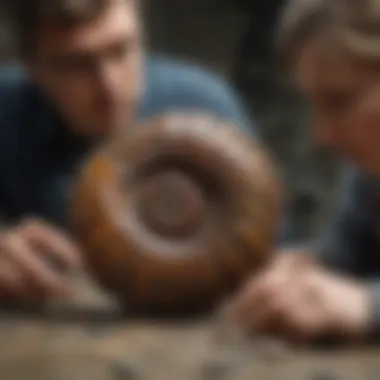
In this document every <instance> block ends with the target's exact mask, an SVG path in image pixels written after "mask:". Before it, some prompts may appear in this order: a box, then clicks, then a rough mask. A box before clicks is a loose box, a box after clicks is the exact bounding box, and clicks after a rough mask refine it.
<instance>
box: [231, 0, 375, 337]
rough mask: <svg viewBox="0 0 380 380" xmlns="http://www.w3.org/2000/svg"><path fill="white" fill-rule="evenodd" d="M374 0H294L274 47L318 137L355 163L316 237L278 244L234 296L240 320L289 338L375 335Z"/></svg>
mask: <svg viewBox="0 0 380 380" xmlns="http://www.w3.org/2000/svg"><path fill="white" fill-rule="evenodd" d="M378 4H379V3H378V2H377V1H362V2H360V3H359V2H352V1H349V0H347V1H346V0H342V1H331V0H312V1H307V0H292V1H288V2H287V5H286V7H285V12H284V14H283V16H282V18H281V22H280V32H279V47H280V49H281V55H282V57H283V58H284V61H283V63H284V66H285V67H287V68H288V69H289V74H290V78H291V79H292V81H293V83H294V85H295V87H296V89H297V90H298V91H299V92H300V94H302V95H303V96H304V98H305V100H306V103H307V105H308V106H309V107H310V111H311V115H312V116H313V121H314V132H315V136H316V140H317V141H318V142H319V143H321V144H323V145H324V146H326V147H329V148H332V149H334V150H335V151H336V152H337V153H339V154H340V155H341V156H342V157H344V158H345V159H346V160H347V162H348V163H350V165H351V167H352V170H349V171H348V172H347V175H346V176H345V177H346V178H344V181H343V192H342V194H341V209H340V210H339V211H340V212H339V213H338V215H337V216H338V217H337V218H336V220H333V223H332V226H331V228H330V232H329V233H328V236H327V238H326V239H322V241H321V243H319V244H318V245H316V246H313V247H312V246H310V247H304V248H302V249H301V248H296V249H285V250H281V251H280V254H279V255H277V256H276V258H275V259H274V260H273V263H271V265H269V266H268V268H267V270H265V271H263V272H262V273H260V274H259V275H258V276H254V277H253V278H252V279H251V280H250V281H249V282H248V283H247V285H246V287H245V288H244V289H243V290H242V291H241V293H240V294H239V295H238V296H237V299H235V300H234V302H233V304H232V305H231V310H232V315H233V317H234V319H236V320H237V321H238V323H239V324H241V325H242V326H243V327H244V328H245V329H249V330H251V331H253V332H255V333H259V334H261V333H274V334H279V335H282V336H284V337H285V338H288V339H301V340H314V339H319V338H327V337H328V338H335V339H339V340H349V341H351V342H352V341H353V342H357V341H363V340H372V339H378V338H379V337H380V275H379V274H380V257H379V251H380V229H379V215H380V209H379V207H380V193H379V190H380V186H379V185H380V182H379V173H380V154H379V152H380V150H379V141H380V134H379V131H380V129H379V125H380V86H379V78H380V76H379V74H380V65H379V58H380V55H379V49H378V46H379V42H380V33H379V29H376V28H374V26H375V25H376V26H378V25H379V22H380V13H379V12H376V9H378V8H376V7H377V6H378Z"/></svg>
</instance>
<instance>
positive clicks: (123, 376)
mask: <svg viewBox="0 0 380 380" xmlns="http://www.w3.org/2000/svg"><path fill="white" fill-rule="evenodd" d="M111 372H112V379H113V380H139V378H140V376H139V375H138V371H137V369H136V368H135V367H134V366H133V365H132V364H131V363H128V362H125V361H117V362H115V363H113V364H112V365H111Z"/></svg>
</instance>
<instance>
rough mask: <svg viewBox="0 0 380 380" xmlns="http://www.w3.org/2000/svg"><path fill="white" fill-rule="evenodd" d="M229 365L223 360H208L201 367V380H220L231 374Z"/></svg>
mask: <svg viewBox="0 0 380 380" xmlns="http://www.w3.org/2000/svg"><path fill="white" fill-rule="evenodd" d="M231 369H232V366H231V363H229V362H228V361H224V360H210V361H207V362H206V363H204V364H203V365H202V369H201V379H202V380H221V379H225V378H226V376H227V375H228V374H229V373H230V372H231Z"/></svg>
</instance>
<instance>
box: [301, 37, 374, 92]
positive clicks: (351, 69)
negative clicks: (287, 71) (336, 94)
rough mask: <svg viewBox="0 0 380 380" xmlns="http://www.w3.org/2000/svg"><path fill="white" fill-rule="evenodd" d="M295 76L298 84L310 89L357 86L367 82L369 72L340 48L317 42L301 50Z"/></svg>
mask: <svg viewBox="0 0 380 380" xmlns="http://www.w3.org/2000/svg"><path fill="white" fill-rule="evenodd" d="M294 74H295V78H296V81H297V83H298V84H299V85H300V86H301V87H303V88H305V87H306V88H308V87H310V86H312V87H315V86H319V87H320V86H324V85H329V86H332V85H334V84H335V85H346V86H347V85H350V84H355V83H357V82H358V81H365V80H366V77H367V75H368V72H367V70H365V69H364V66H362V65H360V64H359V63H358V62H357V61H356V60H355V59H353V58H352V57H350V56H349V54H346V53H344V51H342V50H340V49H339V48H338V47H336V48H334V46H333V45H332V44H331V45H329V44H327V43H323V42H322V41H318V40H316V41H313V42H310V43H308V44H307V45H305V46H304V47H303V48H302V49H301V50H300V52H299V54H298V55H297V59H296V60H295V65H294Z"/></svg>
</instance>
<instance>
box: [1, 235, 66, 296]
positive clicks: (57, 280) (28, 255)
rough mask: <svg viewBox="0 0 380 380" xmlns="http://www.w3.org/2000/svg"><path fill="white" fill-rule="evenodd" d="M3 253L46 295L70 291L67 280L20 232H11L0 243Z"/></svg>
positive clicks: (62, 293) (21, 273)
mask: <svg viewBox="0 0 380 380" xmlns="http://www.w3.org/2000/svg"><path fill="white" fill-rule="evenodd" d="M0 249H1V251H2V254H3V255H5V256H6V257H7V259H8V262H9V263H11V264H12V265H14V266H15V267H17V268H18V271H19V272H20V275H22V276H23V277H24V278H25V280H24V281H26V279H27V280H28V281H30V282H32V284H34V285H35V286H37V287H38V288H39V289H40V290H41V292H43V293H44V294H46V295H53V294H57V295H64V294H66V293H67V292H68V290H69V289H68V287H67V285H66V280H65V279H64V278H63V277H61V275H60V274H58V273H57V272H55V271H54V270H53V269H52V268H51V267H49V265H48V264H47V263H46V262H44V260H43V259H42V258H41V257H40V256H39V255H38V254H36V252H35V251H33V250H32V249H31V247H30V246H29V245H28V244H27V241H26V240H25V239H23V237H22V235H20V234H12V233H11V234H9V235H8V236H6V237H5V238H4V239H2V242H1V243H0Z"/></svg>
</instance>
